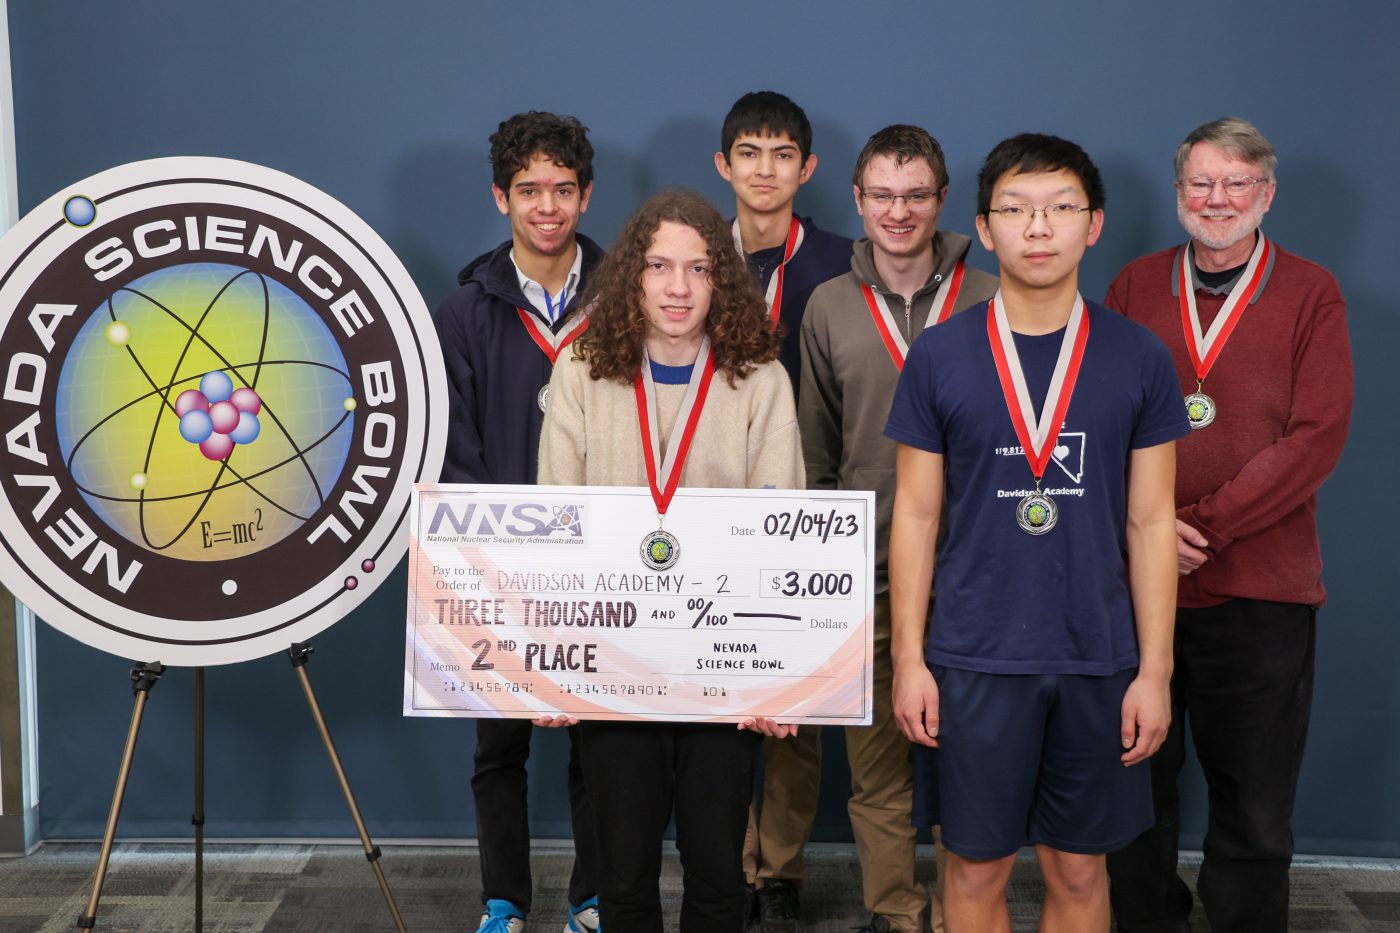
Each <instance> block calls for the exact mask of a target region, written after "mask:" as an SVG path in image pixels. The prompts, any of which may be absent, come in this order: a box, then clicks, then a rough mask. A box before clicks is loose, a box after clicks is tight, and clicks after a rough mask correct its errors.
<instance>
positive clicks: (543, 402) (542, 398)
mask: <svg viewBox="0 0 1400 933" xmlns="http://www.w3.org/2000/svg"><path fill="white" fill-rule="evenodd" d="M535 404H536V405H538V406H540V411H548V410H549V386H548V385H545V386H542V387H541V388H540V391H539V394H537V395H536V396H535Z"/></svg>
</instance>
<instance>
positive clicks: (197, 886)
mask: <svg viewBox="0 0 1400 933" xmlns="http://www.w3.org/2000/svg"><path fill="white" fill-rule="evenodd" d="M190 822H191V823H193V824H194V933H204V668H202V667H196V668H195V669H194V815H193V816H191V817H190Z"/></svg>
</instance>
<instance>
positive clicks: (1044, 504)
mask: <svg viewBox="0 0 1400 933" xmlns="http://www.w3.org/2000/svg"><path fill="white" fill-rule="evenodd" d="M1059 520H1060V509H1059V506H1057V505H1055V500H1054V499H1051V498H1050V497H1049V496H1047V495H1045V494H1044V493H1043V492H1034V493H1032V494H1031V495H1029V496H1026V497H1025V498H1024V499H1022V500H1021V501H1020V502H1018V503H1016V524H1018V525H1020V526H1021V530H1022V531H1024V532H1026V533H1027V534H1032V535H1043V534H1045V533H1046V532H1047V531H1049V530H1050V529H1051V528H1054V527H1055V522H1057V521H1059Z"/></svg>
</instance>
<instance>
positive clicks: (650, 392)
mask: <svg viewBox="0 0 1400 933" xmlns="http://www.w3.org/2000/svg"><path fill="white" fill-rule="evenodd" d="M714 375H715V358H714V354H712V353H711V352H710V338H709V337H706V338H704V340H702V341H701V343H700V353H699V355H698V356H696V357H695V365H694V367H693V368H692V369H691V371H690V383H689V384H688V385H687V386H686V388H685V397H684V398H683V399H681V408H680V411H679V412H677V413H676V423H675V424H674V425H672V427H671V436H670V437H669V438H667V440H666V457H665V459H664V460H663V459H662V457H661V431H660V429H659V427H658V426H657V420H656V383H655V382H654V381H653V380H652V378H651V359H650V358H649V357H648V356H647V352H646V348H645V347H643V349H642V371H641V372H640V373H638V374H637V378H635V379H634V380H632V389H633V392H634V393H635V395H636V396H637V421H638V422H639V423H640V424H641V426H642V459H643V460H644V461H645V462H646V468H647V485H648V486H650V487H651V498H652V500H653V501H654V502H655V503H656V514H657V515H665V514H666V509H668V508H669V507H670V505H671V498H672V497H673V496H675V494H676V488H677V487H678V486H680V482H681V471H682V470H683V469H684V468H685V458H686V455H687V454H689V453H690V442H691V441H692V440H694V438H695V428H696V426H697V425H699V424H700V411H701V409H703V408H704V407H705V396H707V395H708V394H709V392H710V381H711V380H712V379H713V378H714Z"/></svg>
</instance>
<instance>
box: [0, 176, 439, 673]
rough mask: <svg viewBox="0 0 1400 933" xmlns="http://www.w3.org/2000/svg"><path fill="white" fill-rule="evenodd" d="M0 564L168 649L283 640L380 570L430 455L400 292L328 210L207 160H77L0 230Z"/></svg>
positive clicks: (426, 330)
mask: <svg viewBox="0 0 1400 933" xmlns="http://www.w3.org/2000/svg"><path fill="white" fill-rule="evenodd" d="M0 359H3V365H4V373H5V381H4V391H3V394H2V395H0V432H3V435H4V444H3V448H0V458H3V464H2V465H0V540H3V547H0V581H3V582H4V584H5V585H6V586H8V587H9V588H10V589H11V590H12V591H13V592H14V593H15V594H16V595H18V596H19V597H20V598H21V599H22V600H24V601H25V602H26V603H28V604H29V605H30V606H31V607H32V608H33V609H34V610H35V612H37V613H38V614H39V615H40V616H41V617H42V618H43V619H44V620H45V621H47V622H49V623H50V624H52V625H54V626H55V627H57V628H59V629H61V630H63V631H64V632H66V633H67V634H69V635H71V636H73V637H74V638H77V639H78V640H80V641H83V642H86V643H87V644H89V645H92V646H94V647H96V648H100V649H102V650H104V651H108V652H111V653H113V654H119V655H123V656H125V657H128V658H138V659H142V660H149V661H160V662H163V663H166V664H177V665H207V664H223V663H231V662H235V661H243V660H248V659H251V658H255V657H261V656H263V655H266V654H271V653H273V652H276V651H279V650H282V649H285V648H286V647H287V646H288V645H290V644H291V643H292V642H295V641H304V640H306V639H308V638H310V637H311V636H313V635H315V634H316V633H317V632H319V631H321V630H322V629H324V628H325V627H326V626H328V625H330V624H331V623H333V622H335V621H337V620H338V619H340V618H341V617H343V616H344V615H345V614H346V613H348V612H349V611H350V610H352V609H353V608H355V606H357V605H359V604H360V603H361V602H363V601H364V599H365V598H366V597H367V596H368V595H369V594H370V593H371V592H373V590H374V589H375V587H376V586H377V585H378V583H379V582H380V581H381V580H382V579H383V578H384V577H385V576H386V575H387V574H388V573H389V571H390V570H392V569H393V567H394V566H395V565H396V564H397V562H398V560H399V559H400V557H401V556H402V554H403V548H404V546H405V543H406V536H405V534H404V524H405V518H406V513H407V508H408V500H409V493H410V490H411V487H412V484H413V483H415V482H419V481H422V480H424V479H434V478H436V476H437V474H438V470H439V468H440V466H441V462H442V449H443V443H444V431H445V422H446V402H445V399H446V379H445V376H444V373H443V368H442V360H441V354H440V352H439V349H438V346H437V340H436V337H435V335H434V332H433V328H432V323H431V320H430V318H429V316H428V312H427V308H426V307H425V306H424V305H423V301H422V298H421V297H420V296H419V294H418V291H417V289H416V288H415V287H414V285H413V282H412V280H411V279H410V278H409V276H408V274H407V272H405V270H404V268H403V266H402V265H401V264H400V263H399V262H398V260H397V258H396V257H395V256H394V255H393V253H392V252H391V251H390V250H389V248H388V247H387V246H386V245H385V244H384V242H383V241H382V240H381V239H380V238H379V237H378V236H377V235H375V233H374V232H373V231H372V230H371V229H370V228H369V227H368V226H367V225H366V224H365V223H364V222H363V221H361V220H360V219H359V218H358V217H356V216H355V215H354V214H353V213H352V212H351V211H350V210H349V209H348V208H346V207H345V206H344V205H342V204H340V203H339V202H338V201H336V200H334V199H333V198H331V197H329V196H328V195H326V194H324V193H322V192H320V191H318V190H316V189H315V188H313V187H311V186H310V185H307V184H306V183H304V182H301V181H298V180H297V179H295V178H292V177H291V176H289V175H284V174H282V173H281V172H276V171H273V170H271V169H267V168H263V167H261V166H257V165H251V164H248V163H246V162H236V161H230V160H226V159H207V158H171V159H155V160H151V161H147V162H136V163H132V164H129V165H123V166H119V167H117V168H114V169H111V170H109V171H106V172H102V173H101V174H98V175H94V176H92V177H91V178H87V179H84V180H83V181H80V182H77V183H76V184H73V185H71V186H69V187H68V188H67V189H65V190H64V191H61V192H59V193H58V194H55V195H54V196H53V197H51V198H49V199H48V200H47V201H45V202H44V203H42V204H40V205H39V206H38V207H37V208H35V209H34V210H33V211H32V212H31V213H30V214H29V215H28V216H27V217H25V218H24V219H23V220H22V221H20V223H19V224H18V225H17V226H16V227H15V228H14V229H13V230H11V231H10V232H9V233H8V234H7V235H6V236H5V237H4V238H3V239H0Z"/></svg>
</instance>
